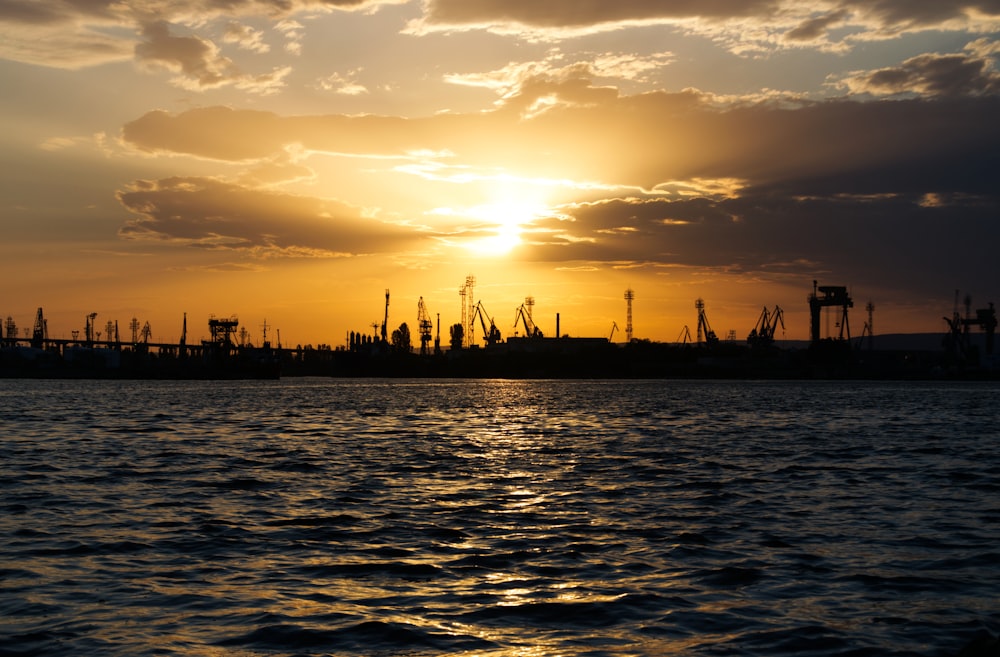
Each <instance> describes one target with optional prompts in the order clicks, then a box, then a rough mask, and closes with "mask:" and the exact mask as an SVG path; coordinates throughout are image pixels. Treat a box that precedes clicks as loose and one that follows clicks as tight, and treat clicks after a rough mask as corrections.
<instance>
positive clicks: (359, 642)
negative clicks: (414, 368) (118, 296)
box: [0, 379, 1000, 657]
mask: <svg viewBox="0 0 1000 657" xmlns="http://www.w3.org/2000/svg"><path fill="white" fill-rule="evenodd" d="M998 409H1000V385H998V384H995V383H994V384H991V383H858V382H725V381H722V382H719V381H711V382H709V381H699V382H692V381H505V380H461V381H459V380H444V381H442V380H358V379H354V380H336V379H285V380H281V381H267V382H256V381H237V382H135V381H103V382H102V381H12V380H5V381H0V413H2V416H0V434H2V435H0V514H2V515H0V655H36V654H37V655H74V656H84V655H94V656H109V655H111V656H114V655H212V656H226V657H228V656H241V657H246V656H251V655H410V656H429V655H465V656H471V655H481V656H483V657H512V656H515V655H518V656H522V655H523V656H549V655H553V656H554V655H564V656H571V657H582V656H584V655H587V656H596V655H615V656H619V655H669V654H691V655H789V654H815V655H879V656H885V655H928V656H931V655H942V656H943V655H954V654H957V653H958V651H959V650H960V649H961V648H962V647H963V646H965V645H967V644H969V642H970V641H974V640H975V639H976V638H977V637H981V636H988V635H994V636H995V635H996V634H997V633H998V632H1000V429H998V421H1000V410H998Z"/></svg>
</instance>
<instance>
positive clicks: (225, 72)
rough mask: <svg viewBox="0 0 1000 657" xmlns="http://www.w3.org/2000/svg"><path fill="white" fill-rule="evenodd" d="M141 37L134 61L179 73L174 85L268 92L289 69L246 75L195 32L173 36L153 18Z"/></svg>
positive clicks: (279, 83)
mask: <svg viewBox="0 0 1000 657" xmlns="http://www.w3.org/2000/svg"><path fill="white" fill-rule="evenodd" d="M143 37H144V39H145V40H144V41H142V42H141V43H139V44H138V45H136V47H135V59H136V61H137V62H138V63H139V64H140V65H142V66H145V67H147V68H151V69H156V68H166V69H167V70H170V71H174V72H176V73H179V75H178V76H177V77H176V78H175V79H174V83H175V84H177V86H179V87H182V88H185V89H192V90H203V89H213V88H218V87H223V86H227V85H233V86H236V87H237V88H238V89H245V90H247V91H251V92H255V93H260V94H268V93H273V92H274V91H276V90H277V89H279V88H280V87H281V86H282V85H283V79H284V77H285V76H286V75H288V73H289V72H290V70H291V69H289V68H287V67H286V68H281V69H274V70H273V71H271V72H270V73H264V74H259V75H247V74H244V73H243V72H241V71H240V70H239V68H238V67H237V66H236V65H235V64H234V63H233V61H232V60H231V59H229V58H228V57H224V56H222V55H221V54H220V53H219V49H218V48H217V47H216V46H215V44H213V43H212V42H211V41H206V40H205V39H201V38H199V37H197V36H175V35H173V34H171V33H170V25H169V24H167V23H165V22H163V21H157V22H155V23H151V24H149V25H147V26H146V27H145V28H144V29H143Z"/></svg>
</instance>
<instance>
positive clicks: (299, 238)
mask: <svg viewBox="0 0 1000 657" xmlns="http://www.w3.org/2000/svg"><path fill="white" fill-rule="evenodd" d="M117 197H118V200H119V202H120V203H121V204H122V205H123V206H124V207H125V208H126V209H127V210H129V211H130V212H132V213H133V214H134V215H136V218H135V219H133V220H131V221H129V222H128V223H127V224H126V225H125V226H123V227H122V228H121V230H120V231H119V235H120V237H122V238H123V239H128V240H152V241H160V242H168V243H172V244H177V245H181V246H189V247H200V248H206V249H213V250H234V251H240V252H245V253H248V254H251V255H254V256H256V257H276V256H283V257H322V258H331V257H347V256H357V255H366V254H372V253H387V252H394V251H396V250H398V249H402V248H403V247H405V246H406V245H413V244H416V243H418V242H419V241H420V240H421V239H422V236H420V235H418V234H415V233H414V231H412V230H411V229H408V228H404V227H400V226H396V225H393V224H388V223H385V222H382V221H379V220H377V219H373V218H371V217H366V216H364V215H363V214H362V213H361V212H360V211H359V210H358V209H357V208H353V207H350V206H348V205H345V204H343V203H338V202H336V201H330V200H325V199H318V198H311V197H305V196H296V195H291V194H282V193H278V192H271V191H261V190H256V189H251V188H246V187H241V186H239V185H235V184H232V183H227V182H223V181H219V180H214V179H210V178H193V177H175V178H167V179H163V180H154V181H146V180H140V181H136V182H134V183H133V184H132V185H131V186H130V187H129V188H128V189H125V190H122V191H120V192H118V194H117Z"/></svg>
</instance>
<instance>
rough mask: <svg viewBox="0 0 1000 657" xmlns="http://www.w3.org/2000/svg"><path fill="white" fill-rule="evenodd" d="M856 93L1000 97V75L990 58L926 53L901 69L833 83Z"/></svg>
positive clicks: (861, 73) (860, 74) (855, 74)
mask: <svg viewBox="0 0 1000 657" xmlns="http://www.w3.org/2000/svg"><path fill="white" fill-rule="evenodd" d="M833 84H834V85H835V86H837V87H840V88H843V89H847V90H848V91H850V92H851V93H854V94H872V95H874V96H892V95H901V94H909V95H916V96H929V97H960V96H981V95H1000V72H998V71H997V70H996V69H995V65H994V61H993V59H992V58H990V57H980V56H977V55H975V54H968V55H965V54H957V53H956V54H945V55H942V54H936V53H925V54H922V55H917V56H916V57H911V58H910V59H907V60H906V61H904V62H903V63H902V64H900V65H898V66H889V67H885V68H880V69H877V70H873V71H853V72H851V73H849V74H847V75H845V76H842V77H840V78H839V79H836V80H834V81H833Z"/></svg>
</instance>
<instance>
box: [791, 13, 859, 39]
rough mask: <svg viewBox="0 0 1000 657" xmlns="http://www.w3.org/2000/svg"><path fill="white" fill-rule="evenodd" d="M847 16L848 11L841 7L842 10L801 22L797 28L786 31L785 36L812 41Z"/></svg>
mask: <svg viewBox="0 0 1000 657" xmlns="http://www.w3.org/2000/svg"><path fill="white" fill-rule="evenodd" d="M847 16H848V12H847V11H846V10H844V9H841V10H840V11H835V12H831V13H829V14H825V15H823V16H819V17H816V18H810V19H809V20H806V21H803V22H802V23H800V24H799V26H798V27H796V28H795V29H793V30H789V31H788V32H786V33H785V38H786V39H788V40H789V41H812V40H814V39H818V38H820V37H822V36H824V35H825V34H826V32H827V30H828V29H829V28H830V27H831V26H834V25H836V24H837V23H840V22H842V21H843V20H844V19H845V18H847Z"/></svg>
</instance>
